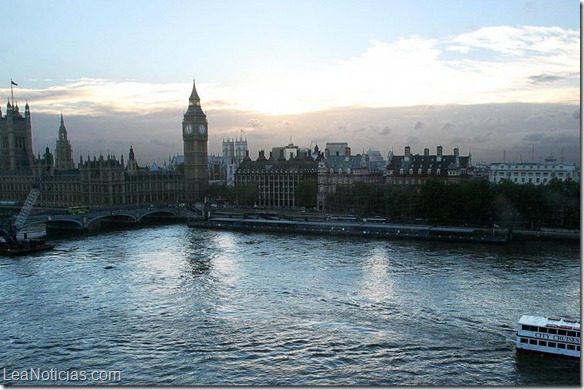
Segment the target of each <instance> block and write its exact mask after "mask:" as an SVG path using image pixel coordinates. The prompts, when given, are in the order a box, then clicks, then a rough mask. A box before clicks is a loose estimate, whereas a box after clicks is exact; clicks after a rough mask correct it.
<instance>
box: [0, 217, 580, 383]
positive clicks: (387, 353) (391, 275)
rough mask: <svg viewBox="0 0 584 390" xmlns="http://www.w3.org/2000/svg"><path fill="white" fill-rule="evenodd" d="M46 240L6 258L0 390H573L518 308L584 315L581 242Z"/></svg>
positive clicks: (216, 236) (565, 366)
mask: <svg viewBox="0 0 584 390" xmlns="http://www.w3.org/2000/svg"><path fill="white" fill-rule="evenodd" d="M55 243H56V244H57V246H56V247H55V249H54V250H52V251H49V252H46V253H41V254H36V255H31V256H25V257H21V258H9V257H0V290H1V291H2V300H1V301H0V318H1V319H2V320H1V325H0V327H1V328H0V329H1V332H0V362H1V363H0V364H1V365H2V367H0V369H1V370H3V372H0V379H2V380H1V381H0V383H2V384H13V385H28V386H30V385H85V384H92V385H95V384H111V385H223V386H224V385H271V386H277V385H305V386H314V385H385V386H396V385H415V386H423V385H440V386H460V385H473V386H479V385H505V386H513V385H540V386H543V385H552V386H560V385H579V384H580V365H579V362H574V361H569V360H565V359H562V358H549V357H548V358H546V357H541V356H538V355H523V354H518V353H517V352H516V350H515V346H514V340H515V332H516V327H517V320H518V319H519V318H520V317H521V315H523V314H534V315H540V314H541V315H558V316H570V317H577V318H580V272H581V270H580V247H579V245H578V244H560V243H558V244H556V243H549V242H535V241H534V242H528V243H517V244H509V245H504V246H489V245H472V244H467V245H461V244H452V243H430V242H410V241H385V240H367V239H358V238H355V239H346V238H342V239H341V238H334V237H332V238H331V237H310V236H306V237H304V236H294V235H277V234H257V233H235V232H225V231H206V230H197V229H190V228H188V227H186V226H183V225H169V226H155V227H146V228H142V229H136V230H128V231H117V232H103V233H101V234H95V235H88V236H82V237H69V238H63V239H59V240H58V241H55ZM31 370H40V371H41V372H42V373H45V374H46V373H48V372H50V371H51V370H53V371H54V372H58V373H63V372H65V373H66V375H65V374H64V375H60V376H59V375H57V376H56V377H54V376H53V377H49V375H48V374H46V375H45V377H44V378H42V377H41V378H40V379H37V377H32V378H30V377H28V378H26V380H22V376H23V374H27V373H30V372H31ZM111 371H116V372H118V371H119V372H120V378H116V380H115V381H114V380H110V381H103V378H95V377H93V379H92V377H88V378H87V380H85V381H81V380H79V379H77V378H78V377H77V376H76V375H77V374H79V373H80V372H86V373H87V372H99V373H104V372H111ZM37 373H38V371H37ZM15 374H16V376H15ZM74 374H75V375H74ZM11 375H12V376H11ZM25 376H26V375H25ZM37 376H38V375H37ZM84 378H85V377H84ZM67 379H69V380H67ZM75 379H77V380H75ZM100 379H101V380H102V381H100Z"/></svg>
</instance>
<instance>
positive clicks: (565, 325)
mask: <svg viewBox="0 0 584 390" xmlns="http://www.w3.org/2000/svg"><path fill="white" fill-rule="evenodd" d="M517 350H519V351H530V352H539V353H544V354H552V355H561V356H566V357H571V358H576V359H580V320H575V319H570V318H560V317H541V316H522V317H521V318H520V319H519V323H518V324H517Z"/></svg>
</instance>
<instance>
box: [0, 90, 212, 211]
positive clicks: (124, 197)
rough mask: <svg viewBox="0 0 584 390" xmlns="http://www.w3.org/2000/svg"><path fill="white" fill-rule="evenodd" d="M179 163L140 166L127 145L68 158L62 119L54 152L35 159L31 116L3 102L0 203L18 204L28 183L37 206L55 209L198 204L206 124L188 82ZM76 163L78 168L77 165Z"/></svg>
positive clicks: (204, 175) (203, 174) (205, 166)
mask: <svg viewBox="0 0 584 390" xmlns="http://www.w3.org/2000/svg"><path fill="white" fill-rule="evenodd" d="M182 137H183V151H184V163H182V164H180V166H179V164H176V163H175V162H176V160H177V159H175V161H173V162H172V163H171V164H169V165H168V166H166V167H164V168H159V167H157V166H155V165H154V166H152V167H150V168H148V167H140V166H138V164H137V162H136V159H135V154H134V153H135V152H134V150H133V148H132V147H130V149H129V152H128V157H127V160H126V159H124V156H120V158H117V157H116V156H114V155H107V156H104V155H100V156H99V157H96V156H95V155H94V156H93V157H90V156H87V158H85V159H84V158H83V157H80V158H79V161H78V163H77V164H76V163H75V161H74V160H73V151H72V146H71V142H70V141H69V139H68V138H67V129H66V127H65V121H64V118H63V115H62V114H61V124H60V127H59V131H58V139H57V142H56V145H55V149H54V153H52V152H51V151H50V149H49V147H47V148H46V149H45V151H44V153H43V154H42V155H41V154H40V153H39V154H37V156H35V155H34V153H33V149H32V125H31V113H30V107H29V105H28V103H27V104H26V106H25V109H24V115H23V114H22V113H21V112H20V109H19V107H18V104H14V102H13V103H12V104H11V103H10V101H8V103H7V105H6V113H5V114H4V115H3V113H2V109H1V108H0V201H9V202H14V201H16V202H17V203H19V204H21V203H22V202H24V200H25V199H26V197H27V195H28V193H29V191H30V189H31V188H32V186H33V185H35V184H37V183H39V181H40V185H41V193H40V196H39V198H38V200H37V203H36V205H37V206H40V207H49V208H60V207H70V206H79V205H88V206H92V207H107V206H114V205H136V206H140V205H145V204H148V205H149V204H168V203H179V202H194V201H200V200H203V198H204V196H205V193H206V187H207V185H208V163H207V160H208V156H207V153H208V152H207V150H208V123H207V118H206V115H205V113H204V112H203V110H202V108H201V100H200V98H199V95H198V93H197V90H196V87H195V83H194V81H193V89H192V92H191V95H190V97H189V105H188V109H187V111H186V112H185V114H184V116H183V122H182ZM76 165H77V166H76Z"/></svg>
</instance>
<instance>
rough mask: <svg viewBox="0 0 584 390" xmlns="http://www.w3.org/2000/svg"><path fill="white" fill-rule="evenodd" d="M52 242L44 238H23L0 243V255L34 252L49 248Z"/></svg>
mask: <svg viewBox="0 0 584 390" xmlns="http://www.w3.org/2000/svg"><path fill="white" fill-rule="evenodd" d="M54 247H55V245H54V244H49V243H47V242H45V241H44V240H23V241H18V242H11V243H2V244H0V255H4V256H21V255H27V254H30V253H35V252H42V251H47V250H51V249H53V248H54Z"/></svg>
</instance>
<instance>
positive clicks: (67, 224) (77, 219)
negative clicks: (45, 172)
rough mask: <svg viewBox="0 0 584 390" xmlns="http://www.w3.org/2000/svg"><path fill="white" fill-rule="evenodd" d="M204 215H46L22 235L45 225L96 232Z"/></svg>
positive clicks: (176, 210)
mask: <svg viewBox="0 0 584 390" xmlns="http://www.w3.org/2000/svg"><path fill="white" fill-rule="evenodd" d="M196 215H200V214H197V213H195V212H194V211H192V210H190V209H188V208H186V207H165V206H160V207H156V206H155V207H146V208H120V209H107V210H92V211H90V212H87V213H84V214H66V213H59V212H50V211H47V212H44V213H42V214H36V215H30V216H29V217H28V219H27V220H26V222H25V223H24V226H23V229H22V231H23V232H24V231H26V230H29V229H34V226H35V225H45V226H46V228H47V230H64V231H67V230H81V231H88V230H96V229H99V228H101V227H102V226H104V225H105V226H116V225H117V226H123V225H136V224H140V223H152V222H164V221H171V220H186V219H188V218H191V217H194V216H196Z"/></svg>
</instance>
